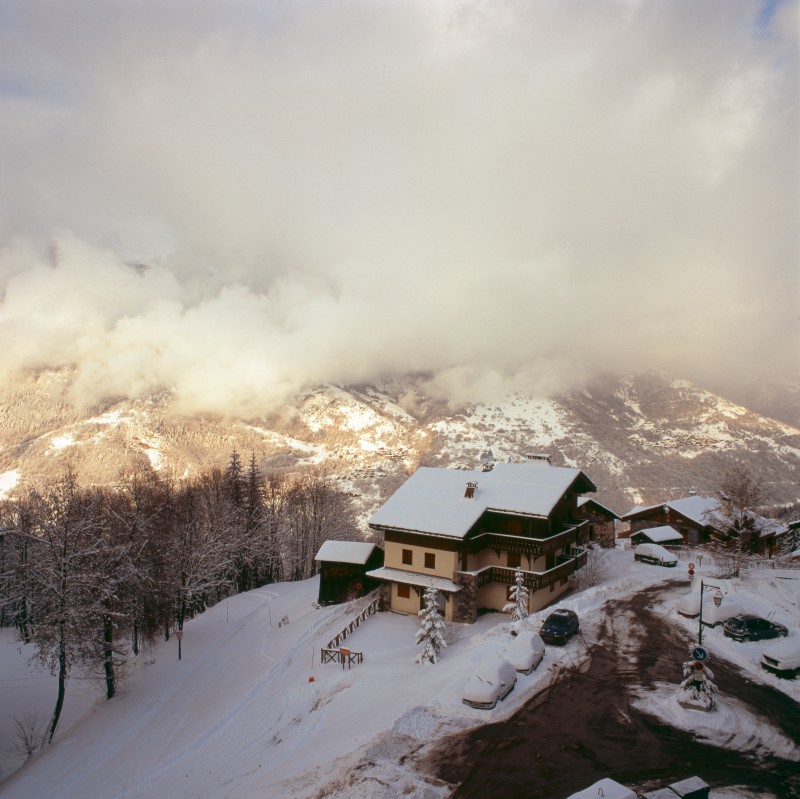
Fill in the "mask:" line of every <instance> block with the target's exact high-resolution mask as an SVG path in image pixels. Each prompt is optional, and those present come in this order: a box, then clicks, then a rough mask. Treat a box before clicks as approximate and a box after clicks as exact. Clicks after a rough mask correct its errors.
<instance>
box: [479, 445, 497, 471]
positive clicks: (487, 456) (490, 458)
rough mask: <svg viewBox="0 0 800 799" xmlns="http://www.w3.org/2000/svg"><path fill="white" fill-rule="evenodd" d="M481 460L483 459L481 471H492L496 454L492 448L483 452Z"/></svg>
mask: <svg viewBox="0 0 800 799" xmlns="http://www.w3.org/2000/svg"><path fill="white" fill-rule="evenodd" d="M480 461H481V471H483V472H491V471H492V468H493V467H494V455H493V454H492V451H491V450H488V451H486V452H482V453H481V457H480Z"/></svg>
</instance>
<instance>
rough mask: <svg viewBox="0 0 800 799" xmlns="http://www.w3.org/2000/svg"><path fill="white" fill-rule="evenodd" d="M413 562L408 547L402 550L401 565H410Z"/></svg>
mask: <svg viewBox="0 0 800 799" xmlns="http://www.w3.org/2000/svg"><path fill="white" fill-rule="evenodd" d="M413 562H414V558H413V555H412V553H411V550H410V549H404V550H403V565H404V566H410V565H411V564H412V563H413Z"/></svg>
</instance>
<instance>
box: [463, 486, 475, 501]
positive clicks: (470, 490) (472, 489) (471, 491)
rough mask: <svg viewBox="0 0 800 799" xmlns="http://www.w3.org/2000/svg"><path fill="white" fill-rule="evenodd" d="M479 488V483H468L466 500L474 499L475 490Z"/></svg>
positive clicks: (465, 494) (465, 493)
mask: <svg viewBox="0 0 800 799" xmlns="http://www.w3.org/2000/svg"><path fill="white" fill-rule="evenodd" d="M477 487H478V484H477V483H467V490H466V491H465V492H464V499H472V498H473V497H474V496H475V489H476V488H477Z"/></svg>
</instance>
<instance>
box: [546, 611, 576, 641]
mask: <svg viewBox="0 0 800 799" xmlns="http://www.w3.org/2000/svg"><path fill="white" fill-rule="evenodd" d="M579 629H580V622H579V621H578V614H577V613H575V611H574V610H566V609H565V608H559V609H558V610H554V611H553V612H552V613H551V614H550V615H549V616H548V617H547V619H546V620H545V623H544V624H543V625H542V629H541V630H540V631H539V635H541V636H542V640H543V641H545V642H546V643H548V644H566V643H567V641H568V640H569V638H570V637H571V636H573V635H575V633H576V632H578V630H579Z"/></svg>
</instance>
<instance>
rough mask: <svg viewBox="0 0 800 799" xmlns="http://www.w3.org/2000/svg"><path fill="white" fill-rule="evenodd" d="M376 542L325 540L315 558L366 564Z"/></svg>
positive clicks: (332, 561) (334, 561) (333, 561)
mask: <svg viewBox="0 0 800 799" xmlns="http://www.w3.org/2000/svg"><path fill="white" fill-rule="evenodd" d="M375 548H376V545H375V544H370V543H367V542H366V541H325V542H324V543H323V544H322V546H321V547H320V548H319V552H317V554H316V555H315V557H314V560H324V561H328V562H329V563H360V564H362V565H363V564H365V563H366V562H367V561H368V560H369V558H370V556H371V555H372V552H373V550H374V549H375Z"/></svg>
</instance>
